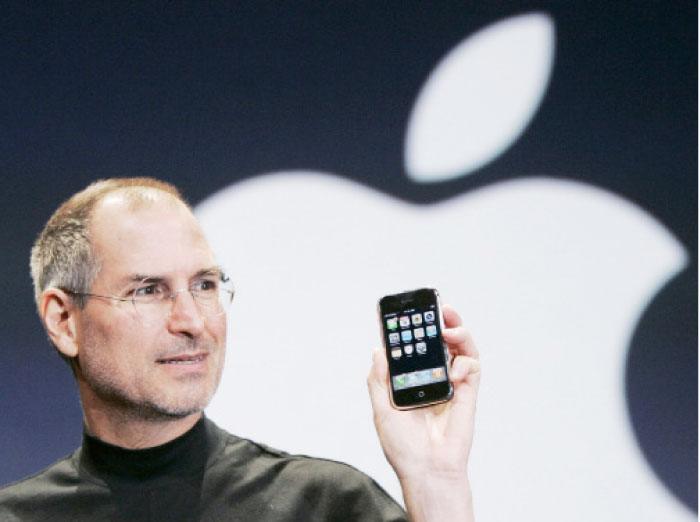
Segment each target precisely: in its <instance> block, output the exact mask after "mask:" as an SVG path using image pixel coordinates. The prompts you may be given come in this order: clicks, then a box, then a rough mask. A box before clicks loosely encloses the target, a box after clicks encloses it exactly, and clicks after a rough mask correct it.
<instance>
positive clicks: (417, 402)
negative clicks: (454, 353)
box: [377, 287, 454, 410]
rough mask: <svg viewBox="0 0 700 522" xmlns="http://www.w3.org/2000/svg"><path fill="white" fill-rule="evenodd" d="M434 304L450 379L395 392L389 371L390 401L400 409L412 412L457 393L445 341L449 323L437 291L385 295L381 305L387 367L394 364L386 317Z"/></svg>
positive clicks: (412, 291)
mask: <svg viewBox="0 0 700 522" xmlns="http://www.w3.org/2000/svg"><path fill="white" fill-rule="evenodd" d="M428 296H429V297H428ZM432 304H435V305H436V312H437V317H438V321H439V324H440V332H439V333H440V336H439V340H440V342H441V344H442V346H443V352H442V360H443V364H444V366H445V377H446V379H445V381H442V382H437V383H430V384H427V385H422V386H414V387H411V388H407V389H405V390H399V391H394V388H393V386H392V385H391V370H390V369H388V371H387V387H388V389H389V398H390V400H391V404H392V406H393V407H394V408H396V409H398V410H410V409H414V408H422V407H425V406H431V405H434V404H440V403H443V402H446V401H449V400H450V399H451V398H452V395H453V393H454V389H453V387H452V383H451V382H450V376H449V352H448V350H447V345H446V344H445V341H444V340H443V338H442V331H443V329H444V328H445V322H444V320H443V317H442V307H441V306H440V294H439V293H438V291H437V290H436V289H434V288H429V287H424V288H418V289H416V290H409V291H404V292H400V293H397V294H389V295H385V296H384V297H382V298H380V299H379V301H378V302H377V311H378V314H379V323H380V333H381V337H382V345H383V346H384V355H385V357H386V358H387V364H388V365H389V366H390V367H391V364H392V359H391V355H390V350H391V347H390V346H389V345H388V344H387V332H386V325H385V321H384V317H385V316H386V315H387V314H391V313H398V312H401V311H403V310H404V309H406V308H413V307H421V308H425V307H426V306H430V305H432ZM421 392H422V393H423V396H422V397H421V396H420V394H421Z"/></svg>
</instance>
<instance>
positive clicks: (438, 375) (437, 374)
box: [433, 368, 445, 379]
mask: <svg viewBox="0 0 700 522" xmlns="http://www.w3.org/2000/svg"><path fill="white" fill-rule="evenodd" d="M443 377H445V369H444V368H433V379H442V378H443Z"/></svg>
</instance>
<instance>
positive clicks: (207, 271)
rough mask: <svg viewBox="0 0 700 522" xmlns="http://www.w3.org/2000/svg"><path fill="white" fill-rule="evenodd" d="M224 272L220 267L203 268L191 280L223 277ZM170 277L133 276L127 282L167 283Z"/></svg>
mask: <svg viewBox="0 0 700 522" xmlns="http://www.w3.org/2000/svg"><path fill="white" fill-rule="evenodd" d="M223 274H224V270H223V268H221V267H220V266H216V265H214V266H209V267H206V268H202V269H201V270H197V272H195V273H194V274H193V275H192V276H191V277H190V279H192V278H195V277H201V276H206V275H223ZM168 279H169V278H168V277H166V276H161V275H147V274H132V275H130V276H128V278H127V280H126V281H127V282H128V283H141V282H142V281H148V282H151V283H162V282H167V281H168Z"/></svg>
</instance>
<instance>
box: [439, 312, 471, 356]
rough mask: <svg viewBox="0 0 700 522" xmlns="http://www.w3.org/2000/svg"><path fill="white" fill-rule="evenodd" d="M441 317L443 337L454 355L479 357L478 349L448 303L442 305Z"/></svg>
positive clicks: (460, 319)
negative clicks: (443, 324) (443, 328)
mask: <svg viewBox="0 0 700 522" xmlns="http://www.w3.org/2000/svg"><path fill="white" fill-rule="evenodd" d="M442 317H443V319H444V321H445V331H444V332H443V337H444V338H445V342H447V345H448V347H449V349H450V352H452V353H453V354H454V355H467V356H469V357H473V358H474V359H478V358H479V350H478V349H477V347H476V344H475V343H474V340H473V339H472V336H471V335H470V334H469V332H468V331H467V329H466V328H464V327H463V326H462V318H461V317H460V316H459V314H458V313H457V311H456V310H455V309H454V308H452V307H451V306H450V305H443V307H442Z"/></svg>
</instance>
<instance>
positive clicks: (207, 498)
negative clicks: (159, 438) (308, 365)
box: [0, 418, 406, 522]
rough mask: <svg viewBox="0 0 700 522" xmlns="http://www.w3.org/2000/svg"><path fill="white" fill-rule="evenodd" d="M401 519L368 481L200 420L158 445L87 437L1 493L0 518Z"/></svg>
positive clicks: (171, 521) (5, 521)
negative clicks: (130, 444)
mask: <svg viewBox="0 0 700 522" xmlns="http://www.w3.org/2000/svg"><path fill="white" fill-rule="evenodd" d="M35 520H36V521H45V520H52V521H70V522H77V521H83V520H86V521H87V520H89V521H103V520H104V521H107V520H109V521H130V522H132V521H159V522H160V521H168V522H177V521H188V522H189V521H197V520H202V521H219V520H221V521H229V520H237V521H255V522H285V521H297V520H298V521H304V522H309V521H334V522H343V521H347V522H350V521H352V522H355V521H358V520H362V521H364V520H370V521H375V520H376V521H403V520H406V514H405V513H404V512H403V510H401V508H400V507H399V506H398V505H397V504H396V503H395V502H394V501H393V500H392V499H391V498H390V497H389V496H388V495H387V494H386V493H385V492H384V491H383V490H382V489H381V488H380V487H379V486H378V485H377V484H376V483H375V482H374V481H372V480H371V479H370V478H369V477H367V476H366V475H364V474H362V473H360V472H359V471H357V470H355V469H353V468H351V467H350V466H347V465H345V464H340V463H337V462H332V461H327V460H323V459H314V458H310V457H304V456H296V455H289V454H287V453H284V452H280V451H277V450H274V449H272V448H269V447H267V446H264V445H262V444H256V443H254V442H251V441H248V440H245V439H240V438H238V437H235V436H233V435H230V434H228V433H226V432H225V431H223V430H221V429H219V428H218V427H217V426H216V425H215V424H214V423H213V422H211V421H210V420H208V419H206V418H202V419H200V420H199V421H198V422H197V423H196V424H195V425H194V426H193V427H192V428H191V429H190V430H189V431H188V432H187V433H185V434H184V435H182V436H180V437H178V438H176V439H174V440H172V441H170V442H168V443H166V444H163V445H162V446H157V447H154V448H148V449H141V450H129V449H125V448H121V447H118V446H114V445H111V444H107V443H106V442H103V441H101V440H99V439H97V438H95V437H92V436H90V435H88V434H85V435H84V437H83V444H82V446H81V447H80V448H79V449H78V450H76V451H75V452H74V453H73V454H71V455H69V456H68V457H66V458H64V459H62V460H60V461H58V462H57V463H56V464H54V465H53V466H51V467H49V468H47V469H46V470H44V471H42V472H40V473H38V474H37V475H34V476H33V477H30V478H28V479H26V480H23V481H21V482H18V483H15V484H12V485H10V486H8V487H6V488H3V489H0V521H2V522H19V521H22V522H29V521H35Z"/></svg>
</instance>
